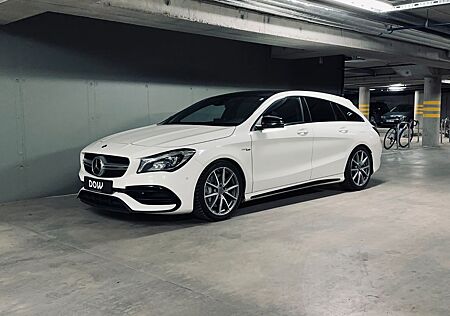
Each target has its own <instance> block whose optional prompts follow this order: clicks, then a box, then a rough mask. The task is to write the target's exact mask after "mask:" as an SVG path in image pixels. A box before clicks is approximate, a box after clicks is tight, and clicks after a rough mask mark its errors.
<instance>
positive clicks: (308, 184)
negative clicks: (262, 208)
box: [249, 178, 342, 200]
mask: <svg viewBox="0 0 450 316" xmlns="http://www.w3.org/2000/svg"><path fill="white" fill-rule="evenodd" d="M339 182H342V179H340V178H333V179H324V180H315V181H311V182H305V183H302V184H297V185H294V186H291V187H287V188H283V189H278V190H275V191H270V192H266V193H262V194H257V195H254V196H252V197H250V199H249V200H255V199H260V198H264V197H267V196H271V195H277V194H281V193H286V192H290V191H296V190H300V189H307V188H311V187H315V186H319V185H324V184H331V183H339Z"/></svg>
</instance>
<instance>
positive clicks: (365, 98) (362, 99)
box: [358, 87, 370, 120]
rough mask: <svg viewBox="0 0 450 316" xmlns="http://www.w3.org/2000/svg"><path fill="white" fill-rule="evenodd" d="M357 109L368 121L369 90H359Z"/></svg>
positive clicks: (363, 88)
mask: <svg viewBox="0 0 450 316" xmlns="http://www.w3.org/2000/svg"><path fill="white" fill-rule="evenodd" d="M358 104H359V105H358V108H359V110H360V111H361V113H362V114H363V115H364V116H365V117H366V118H367V119H368V120H370V118H369V115H370V89H369V88H368V87H360V88H359V102H358Z"/></svg>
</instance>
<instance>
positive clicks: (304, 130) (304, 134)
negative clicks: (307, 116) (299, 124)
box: [297, 129, 309, 136]
mask: <svg viewBox="0 0 450 316" xmlns="http://www.w3.org/2000/svg"><path fill="white" fill-rule="evenodd" d="M308 133H309V132H308V130H306V129H300V130H298V131H297V135H299V136H306V135H308Z"/></svg>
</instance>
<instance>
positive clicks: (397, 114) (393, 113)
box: [383, 111, 410, 116]
mask: <svg viewBox="0 0 450 316" xmlns="http://www.w3.org/2000/svg"><path fill="white" fill-rule="evenodd" d="M409 113H410V112H409V111H408V112H388V113H385V114H383V116H408V114H409Z"/></svg>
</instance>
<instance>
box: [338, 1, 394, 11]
mask: <svg viewBox="0 0 450 316" xmlns="http://www.w3.org/2000/svg"><path fill="white" fill-rule="evenodd" d="M332 1H334V2H339V3H342V4H344V5H348V6H352V7H356V8H360V9H364V10H367V11H371V12H376V13H383V12H389V11H393V10H394V9H395V8H394V6H393V5H392V4H389V3H386V2H384V1H380V0H365V1H355V0H332Z"/></svg>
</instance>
